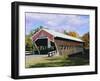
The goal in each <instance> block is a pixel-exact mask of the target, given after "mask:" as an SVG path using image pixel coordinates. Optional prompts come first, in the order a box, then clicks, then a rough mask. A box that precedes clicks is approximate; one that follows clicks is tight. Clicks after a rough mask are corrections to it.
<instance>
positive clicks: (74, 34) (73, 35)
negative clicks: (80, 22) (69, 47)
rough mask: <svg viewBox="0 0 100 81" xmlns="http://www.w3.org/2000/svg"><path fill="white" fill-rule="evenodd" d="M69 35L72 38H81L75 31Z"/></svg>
mask: <svg viewBox="0 0 100 81" xmlns="http://www.w3.org/2000/svg"><path fill="white" fill-rule="evenodd" d="M68 35H69V36H72V37H76V38H78V37H79V34H78V33H77V32H74V31H71V32H68Z"/></svg>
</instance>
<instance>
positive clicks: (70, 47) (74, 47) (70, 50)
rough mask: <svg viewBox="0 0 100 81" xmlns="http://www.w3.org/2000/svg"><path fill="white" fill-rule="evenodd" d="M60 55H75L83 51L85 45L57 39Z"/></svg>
mask: <svg viewBox="0 0 100 81" xmlns="http://www.w3.org/2000/svg"><path fill="white" fill-rule="evenodd" d="M55 43H56V45H57V48H58V51H59V54H60V55H62V54H68V55H70V54H75V53H78V52H82V51H83V43H79V42H73V41H67V40H66V41H65V40H57V39H55Z"/></svg>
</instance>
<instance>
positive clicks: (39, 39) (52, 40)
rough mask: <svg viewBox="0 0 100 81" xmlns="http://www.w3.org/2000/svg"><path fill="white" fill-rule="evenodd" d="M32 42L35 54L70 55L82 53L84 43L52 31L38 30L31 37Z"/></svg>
mask: <svg viewBox="0 0 100 81" xmlns="http://www.w3.org/2000/svg"><path fill="white" fill-rule="evenodd" d="M32 41H33V43H34V44H35V47H36V49H37V50H35V51H34V53H35V54H49V53H53V54H55V55H62V54H68V55H71V54H75V53H79V52H83V43H84V42H83V41H82V40H81V39H78V38H75V37H72V36H69V35H65V34H62V33H59V32H56V31H54V30H49V29H44V28H43V29H40V30H39V31H38V32H37V33H35V34H34V35H33V36H32Z"/></svg>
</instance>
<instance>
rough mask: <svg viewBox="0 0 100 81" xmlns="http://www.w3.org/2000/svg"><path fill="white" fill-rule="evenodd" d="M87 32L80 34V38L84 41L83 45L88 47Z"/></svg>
mask: <svg viewBox="0 0 100 81" xmlns="http://www.w3.org/2000/svg"><path fill="white" fill-rule="evenodd" d="M89 37H90V36H89V32H87V33H85V34H84V35H83V36H82V40H83V41H84V42H85V43H84V47H85V48H89Z"/></svg>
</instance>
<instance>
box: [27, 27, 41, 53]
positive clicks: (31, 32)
mask: <svg viewBox="0 0 100 81" xmlns="http://www.w3.org/2000/svg"><path fill="white" fill-rule="evenodd" d="M42 28H43V26H40V27H38V28H36V29H35V30H31V31H30V33H29V34H28V35H26V36H25V50H26V51H32V50H33V49H35V46H34V45H33V44H34V43H33V41H32V39H31V37H32V36H33V35H34V34H35V33H36V32H38V31H39V30H40V29H42Z"/></svg>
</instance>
